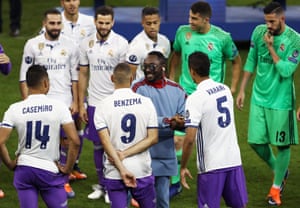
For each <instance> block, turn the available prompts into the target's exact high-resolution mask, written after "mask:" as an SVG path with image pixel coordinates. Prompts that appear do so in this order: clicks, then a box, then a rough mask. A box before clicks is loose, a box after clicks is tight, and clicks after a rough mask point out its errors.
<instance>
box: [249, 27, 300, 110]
mask: <svg viewBox="0 0 300 208" xmlns="http://www.w3.org/2000/svg"><path fill="white" fill-rule="evenodd" d="M266 32H267V27H266V25H259V26H257V27H256V28H255V29H254V31H253V33H252V36H251V45H250V50H249V53H248V57H247V61H246V64H245V66H244V70H245V71H248V72H250V73H253V72H256V76H255V80H254V83H253V91H252V98H251V102H252V103H254V104H256V105H259V106H263V107H266V108H270V109H277V110H291V109H294V107H295V106H294V104H295V89H294V79H293V75H294V72H295V70H296V69H297V66H298V63H299V60H300V57H299V51H300V36H299V34H298V33H297V32H296V31H295V30H293V29H292V28H290V27H289V26H287V25H286V27H285V31H284V32H283V33H282V34H281V35H278V36H274V43H273V47H274V49H275V51H276V53H277V55H278V56H279V58H280V60H279V61H278V62H277V63H276V64H275V63H274V62H273V59H272V57H271V55H270V53H269V50H268V48H267V46H266V44H265V42H264V34H265V33H266Z"/></svg>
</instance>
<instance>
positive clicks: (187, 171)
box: [180, 168, 193, 189]
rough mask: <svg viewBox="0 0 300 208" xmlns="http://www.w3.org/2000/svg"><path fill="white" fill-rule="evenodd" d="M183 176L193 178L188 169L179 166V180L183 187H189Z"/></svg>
mask: <svg viewBox="0 0 300 208" xmlns="http://www.w3.org/2000/svg"><path fill="white" fill-rule="evenodd" d="M185 176H188V177H189V178H190V179H193V176H192V175H191V173H190V171H189V169H187V168H181V169H180V182H181V184H182V186H183V187H184V188H186V189H190V186H189V185H188V183H187V182H186V179H185Z"/></svg>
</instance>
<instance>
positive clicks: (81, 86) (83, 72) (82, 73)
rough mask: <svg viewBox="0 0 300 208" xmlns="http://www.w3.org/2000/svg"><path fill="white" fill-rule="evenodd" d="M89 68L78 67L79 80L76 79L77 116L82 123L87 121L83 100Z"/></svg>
mask: <svg viewBox="0 0 300 208" xmlns="http://www.w3.org/2000/svg"><path fill="white" fill-rule="evenodd" d="M88 70H89V68H88V66H80V70H79V78H78V106H79V116H80V119H81V120H82V121H84V122H87V121H88V117H87V112H86V109H85V106H84V99H85V95H86V89H87V86H88V79H89V71H88Z"/></svg>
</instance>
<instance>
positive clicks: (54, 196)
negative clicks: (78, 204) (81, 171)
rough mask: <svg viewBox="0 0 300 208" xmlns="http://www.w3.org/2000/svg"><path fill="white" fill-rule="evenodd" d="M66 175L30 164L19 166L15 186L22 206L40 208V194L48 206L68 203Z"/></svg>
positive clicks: (22, 207)
mask: <svg viewBox="0 0 300 208" xmlns="http://www.w3.org/2000/svg"><path fill="white" fill-rule="evenodd" d="M64 183H65V175H63V174H61V173H58V174H55V173H52V172H49V171H46V170H42V169H38V168H33V167H29V166H17V167H16V170H15V172H14V186H15V188H16V189H17V192H18V197H19V200H20V208H28V207H30V208H38V207H39V206H38V198H39V197H38V195H39V193H40V194H41V197H42V199H43V200H44V202H45V204H46V205H47V207H48V208H57V207H63V208H66V207H67V205H68V200H67V194H66V192H65V189H64Z"/></svg>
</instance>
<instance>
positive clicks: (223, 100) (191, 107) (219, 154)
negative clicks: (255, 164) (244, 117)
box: [185, 79, 242, 173]
mask: <svg viewBox="0 0 300 208" xmlns="http://www.w3.org/2000/svg"><path fill="white" fill-rule="evenodd" d="M185 109H186V110H185V117H186V118H185V122H186V123H185V126H186V127H192V128H197V134H196V138H195V139H196V150H197V168H198V173H204V172H207V171H211V170H217V169H223V168H228V167H234V166H239V165H241V163H242V162H241V156H240V149H239V146H238V141H237V135H236V129H235V123H234V122H235V121H234V112H233V98H232V95H231V91H230V89H229V88H228V87H227V86H226V85H224V84H222V83H218V82H215V81H213V80H212V79H207V80H204V81H202V82H201V83H200V84H199V85H198V86H197V90H196V91H195V92H194V93H193V94H191V95H190V96H189V97H188V98H187V101H186V108H185Z"/></svg>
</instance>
